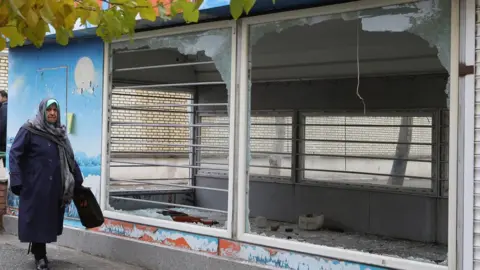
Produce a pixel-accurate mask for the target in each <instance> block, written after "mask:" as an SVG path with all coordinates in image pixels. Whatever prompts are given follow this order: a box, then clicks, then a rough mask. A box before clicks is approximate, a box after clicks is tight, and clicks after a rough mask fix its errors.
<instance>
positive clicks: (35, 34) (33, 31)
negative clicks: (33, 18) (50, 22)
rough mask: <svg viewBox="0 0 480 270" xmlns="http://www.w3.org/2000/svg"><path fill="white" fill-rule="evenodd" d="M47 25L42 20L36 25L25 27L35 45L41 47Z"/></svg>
mask: <svg viewBox="0 0 480 270" xmlns="http://www.w3.org/2000/svg"><path fill="white" fill-rule="evenodd" d="M45 25H46V23H45V22H44V21H40V22H39V23H38V24H37V26H36V27H34V28H27V29H25V36H26V37H27V38H28V39H29V40H30V41H31V42H32V43H33V45H35V46H36V47H37V48H40V47H41V46H42V45H43V42H44V40H45Z"/></svg>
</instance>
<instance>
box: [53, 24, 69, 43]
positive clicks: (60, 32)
mask: <svg viewBox="0 0 480 270" xmlns="http://www.w3.org/2000/svg"><path fill="white" fill-rule="evenodd" d="M55 36H56V39H57V43H58V44H60V45H63V46H66V45H68V40H69V39H70V33H69V31H68V30H67V29H65V28H63V27H61V28H59V29H56V33H55Z"/></svg>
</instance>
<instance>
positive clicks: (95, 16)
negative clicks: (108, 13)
mask: <svg viewBox="0 0 480 270" xmlns="http://www.w3.org/2000/svg"><path fill="white" fill-rule="evenodd" d="M87 21H88V22H89V23H91V24H93V25H98V24H99V23H100V12H99V11H90V13H89V17H88V19H87Z"/></svg>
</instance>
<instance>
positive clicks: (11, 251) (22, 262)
mask: <svg viewBox="0 0 480 270" xmlns="http://www.w3.org/2000/svg"><path fill="white" fill-rule="evenodd" d="M27 249H28V245H27V244H24V243H19V242H18V240H17V237H15V236H12V235H8V234H4V233H2V232H1V231H0V270H30V269H35V264H34V261H33V256H32V255H31V254H30V255H27ZM47 253H48V258H49V260H50V268H51V269H52V270H54V269H59V270H60V269H62V270H63V269H79V270H80V269H84V270H94V269H95V270H97V269H115V270H141V269H143V268H140V267H135V266H131V265H127V264H120V263H116V262H112V261H108V260H105V259H102V258H98V257H94V256H91V255H88V254H85V253H81V252H78V251H75V250H71V249H67V248H63V247H58V246H56V245H47Z"/></svg>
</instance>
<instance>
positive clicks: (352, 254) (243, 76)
mask: <svg viewBox="0 0 480 270" xmlns="http://www.w3.org/2000/svg"><path fill="white" fill-rule="evenodd" d="M411 2H416V0H398V1H397V0H388V1H386V0H362V1H355V2H350V3H344V4H338V5H331V6H324V7H318V8H311V9H306V10H297V11H290V12H283V13H276V14H270V15H264V16H258V17H250V18H245V19H243V20H242V21H241V27H240V28H241V29H240V30H241V32H242V33H241V34H240V35H241V36H242V37H243V39H242V40H241V41H240V42H239V44H240V45H239V50H240V52H239V59H238V61H240V75H239V87H240V89H239V108H238V110H239V127H238V129H239V131H238V133H239V134H238V135H239V138H238V140H239V149H238V154H239V158H238V176H237V177H238V190H237V199H238V202H237V203H238V205H237V207H236V208H237V211H236V214H237V215H238V217H237V224H236V225H237V227H236V229H237V231H236V232H237V238H238V239H239V240H240V241H243V242H248V243H253V244H258V245H266V246H271V247H276V248H283V249H288V250H294V251H297V252H303V253H307V254H314V255H319V256H324V257H329V258H336V259H343V260H348V261H353V262H358V263H365V264H370V265H378V266H382V267H387V268H393V269H411V270H433V269H449V270H456V269H457V268H456V266H455V263H449V266H448V267H447V266H441V265H434V264H429V263H423V262H418V261H412V260H408V259H403V258H395V257H390V256H384V255H374V254H368V253H365V252H359V251H353V250H346V249H340V248H334V247H327V246H320V245H314V244H308V243H300V242H293V241H288V240H284V239H277V238H270V237H266V236H261V235H254V234H249V233H247V232H246V222H248V219H247V210H248V209H247V207H248V203H247V202H248V196H249V195H248V179H249V173H248V166H247V164H248V163H247V157H248V149H247V148H248V123H249V119H248V115H249V109H250V108H249V107H250V105H249V104H250V103H249V99H250V92H249V88H248V85H249V40H248V37H249V26H250V25H253V24H261V23H267V22H274V21H284V20H289V19H300V18H305V17H311V16H319V15H329V14H335V13H343V12H352V11H357V10H362V9H368V8H379V7H383V6H390V5H396V4H403V3H411ZM451 4H452V11H451V13H452V14H451V16H452V21H451V28H452V35H451V43H452V45H451V60H450V62H451V63H450V64H451V69H450V70H451V72H450V76H451V90H450V95H451V98H450V104H451V105H450V108H451V109H452V110H453V111H456V110H458V29H457V27H458V5H459V0H452V3H451ZM456 38H457V40H456ZM456 65H457V66H456ZM457 115H458V114H457V113H451V115H450V119H451V120H452V121H450V122H451V125H450V131H455V132H450V141H457V135H456V132H457V130H456V128H457V124H456V123H457V120H458V119H457ZM453 122H455V124H452V123H453ZM454 133H455V134H454ZM452 148H453V149H450V157H451V159H450V160H456V157H457V148H456V147H452ZM449 167H450V170H449V174H450V177H449V180H450V181H449V187H450V189H449V191H450V196H449V228H448V234H449V236H448V237H449V239H448V244H449V250H448V256H449V258H448V261H449V262H455V261H456V252H457V241H456V233H457V232H456V224H457V207H456V204H455V201H456V199H457V194H456V190H457V188H456V181H457V175H456V172H457V165H456V163H455V162H450V163H449Z"/></svg>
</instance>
